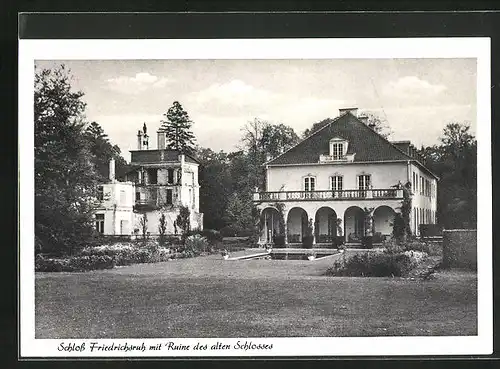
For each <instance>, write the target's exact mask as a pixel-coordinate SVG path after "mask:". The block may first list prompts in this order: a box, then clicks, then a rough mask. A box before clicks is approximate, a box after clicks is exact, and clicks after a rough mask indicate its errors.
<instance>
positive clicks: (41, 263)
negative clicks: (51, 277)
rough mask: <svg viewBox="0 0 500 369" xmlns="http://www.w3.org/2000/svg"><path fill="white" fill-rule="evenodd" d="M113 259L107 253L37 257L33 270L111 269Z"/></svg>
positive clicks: (79, 270) (75, 270)
mask: <svg viewBox="0 0 500 369" xmlns="http://www.w3.org/2000/svg"><path fill="white" fill-rule="evenodd" d="M114 266H115V263H114V260H113V258H112V257H111V256H107V255H101V256H97V255H91V256H73V257H70V258H65V259H48V258H44V257H37V258H36V260H35V270H36V271H37V272H83V271H87V270H96V269H111V268H113V267H114Z"/></svg>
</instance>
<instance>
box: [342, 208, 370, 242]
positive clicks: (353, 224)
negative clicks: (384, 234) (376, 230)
mask: <svg viewBox="0 0 500 369" xmlns="http://www.w3.org/2000/svg"><path fill="white" fill-rule="evenodd" d="M344 235H345V239H346V242H355V243H357V242H361V240H362V238H363V236H364V235H365V212H364V211H363V209H361V208H360V207H359V206H349V207H348V208H347V209H346V210H345V212H344Z"/></svg>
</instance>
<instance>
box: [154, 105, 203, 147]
mask: <svg viewBox="0 0 500 369" xmlns="http://www.w3.org/2000/svg"><path fill="white" fill-rule="evenodd" d="M163 115H164V116H165V117H166V120H162V121H161V122H162V125H161V128H160V129H161V130H163V131H164V132H165V139H166V148H168V149H173V150H178V151H180V152H182V153H187V154H189V153H192V152H194V141H195V137H194V134H193V132H191V126H192V124H193V122H192V121H191V119H190V118H189V115H188V113H187V112H186V111H185V110H184V109H183V107H182V105H181V104H180V103H179V102H178V101H174V103H173V104H172V106H171V107H170V108H169V109H168V111H167V113H165V114H163Z"/></svg>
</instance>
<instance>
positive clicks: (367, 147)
mask: <svg viewBox="0 0 500 369" xmlns="http://www.w3.org/2000/svg"><path fill="white" fill-rule="evenodd" d="M334 137H343V138H345V139H346V140H347V141H348V142H349V146H348V151H347V154H354V153H355V154H356V155H355V157H354V162H370V161H395V160H412V159H413V158H411V157H410V156H409V155H406V154H405V153H404V152H402V151H401V150H400V149H398V148H397V147H396V146H394V145H393V144H391V143H390V142H389V141H387V140H386V139H385V138H383V137H382V136H380V135H379V134H378V133H377V132H375V131H374V130H373V129H371V128H370V127H368V126H367V125H366V124H364V123H362V122H361V121H360V120H359V119H357V118H356V117H355V116H354V115H352V114H351V113H346V114H343V115H341V116H339V117H337V118H335V119H329V122H328V123H326V124H325V125H324V126H323V127H322V128H320V129H319V130H317V131H316V132H314V133H313V134H311V135H310V136H308V137H306V138H305V139H304V140H302V141H301V142H299V143H298V144H297V145H296V146H294V147H292V148H291V149H289V150H288V151H285V152H284V153H283V154H281V155H280V156H278V157H276V158H275V159H273V160H271V161H269V162H268V163H267V164H268V165H281V164H313V163H318V162H319V156H320V155H321V154H324V155H328V154H329V151H330V148H329V143H330V140H331V139H332V138H334Z"/></svg>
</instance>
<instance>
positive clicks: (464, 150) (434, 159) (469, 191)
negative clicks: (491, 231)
mask: <svg viewBox="0 0 500 369" xmlns="http://www.w3.org/2000/svg"><path fill="white" fill-rule="evenodd" d="M440 141H441V143H440V144H439V145H434V146H430V147H423V148H422V149H421V150H420V154H421V155H422V156H423V157H424V159H425V161H426V165H427V166H428V167H429V169H431V170H432V171H433V172H434V173H436V175H437V176H438V177H440V181H439V185H438V193H437V201H438V210H437V215H438V221H439V223H440V224H442V225H443V226H445V227H447V228H457V227H458V228H460V227H475V226H476V222H477V141H476V139H475V137H474V136H473V135H472V134H471V133H470V126H469V124H468V123H450V124H448V125H447V126H446V127H445V128H444V130H443V135H442V136H441V139H440Z"/></svg>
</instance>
